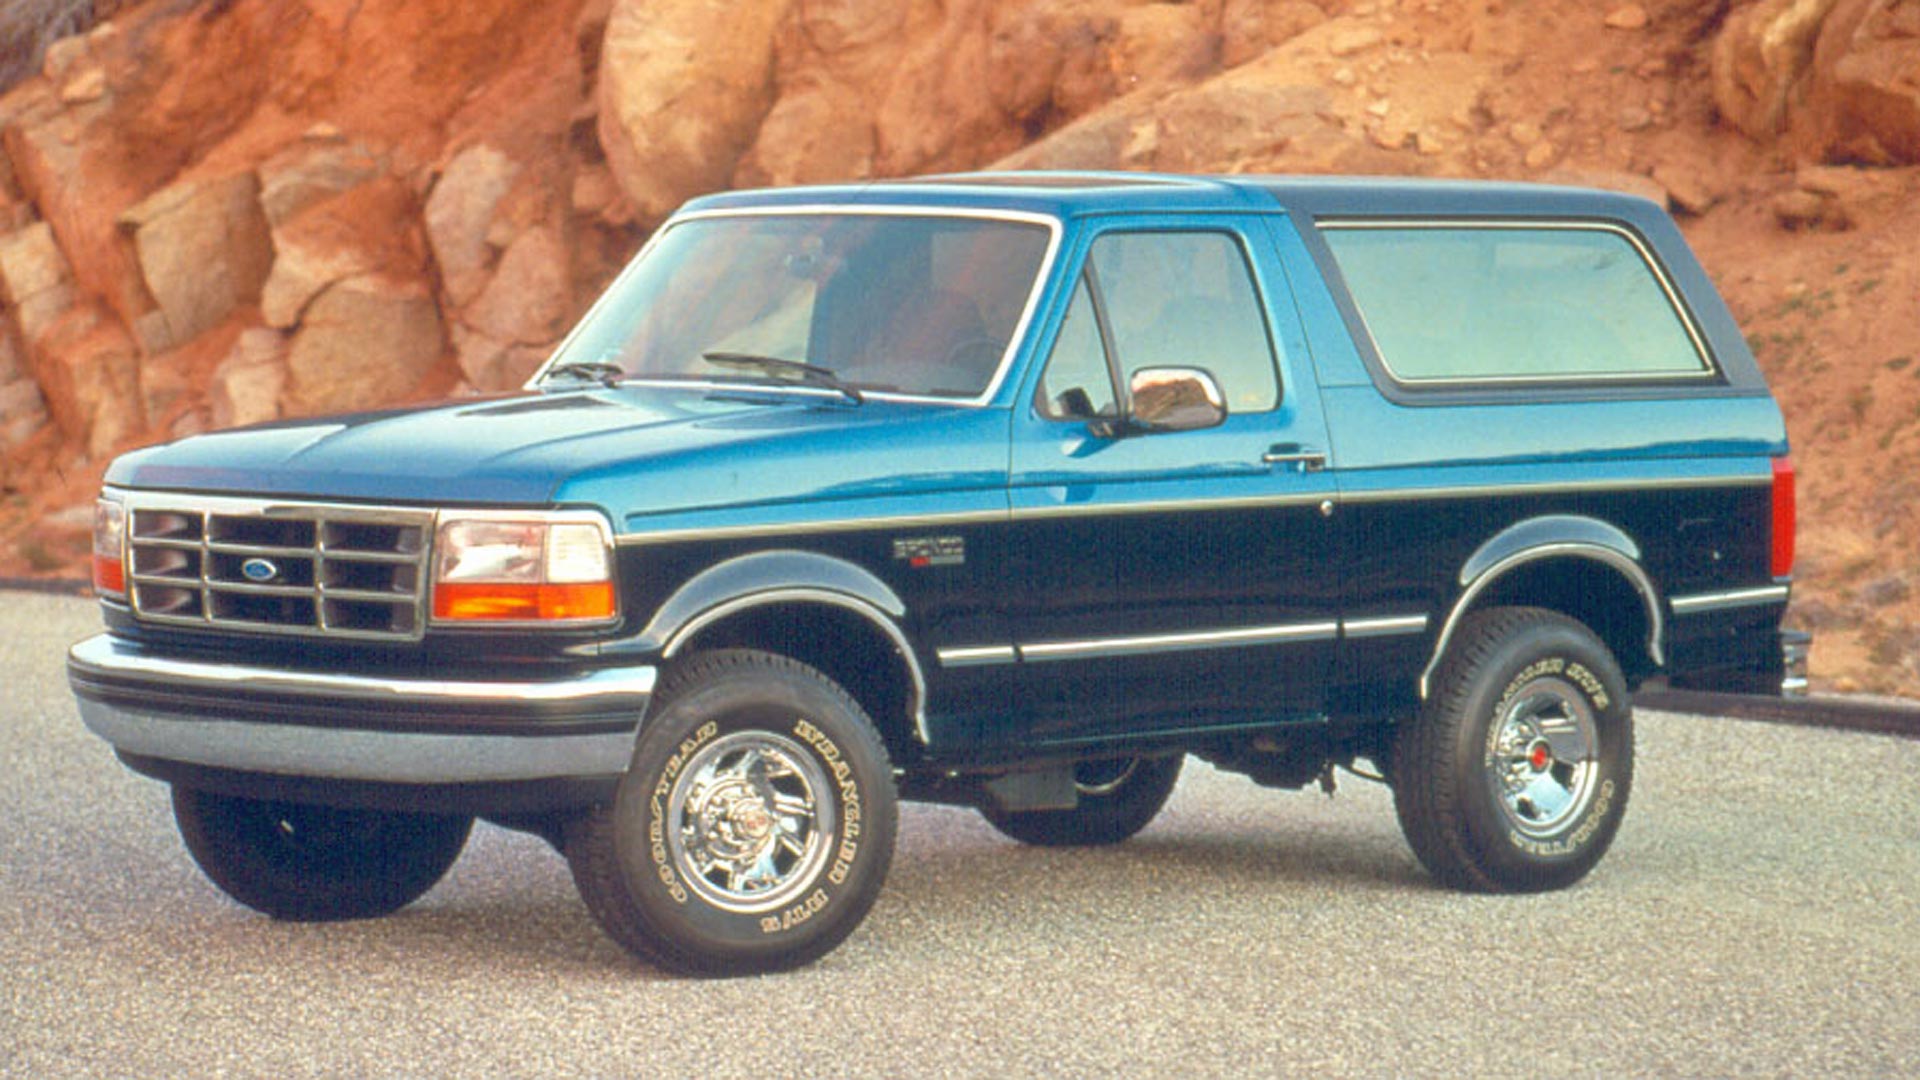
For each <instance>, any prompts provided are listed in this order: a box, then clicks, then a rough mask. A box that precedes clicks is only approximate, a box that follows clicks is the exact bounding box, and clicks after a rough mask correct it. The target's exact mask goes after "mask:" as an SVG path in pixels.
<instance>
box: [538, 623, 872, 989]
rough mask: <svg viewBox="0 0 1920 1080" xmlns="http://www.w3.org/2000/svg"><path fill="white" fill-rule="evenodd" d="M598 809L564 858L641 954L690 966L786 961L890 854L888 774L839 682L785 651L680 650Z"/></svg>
mask: <svg viewBox="0 0 1920 1080" xmlns="http://www.w3.org/2000/svg"><path fill="white" fill-rule="evenodd" d="M658 701H659V708H658V711H657V712H656V713H654V714H653V715H650V716H649V717H648V718H647V720H646V722H645V724H644V725H643V726H642V728H641V732H640V737H639V739H638V741H637V742H636V743H635V746H634V755H633V765H632V767H631V768H630V769H629V770H628V771H627V774H626V776H625V777H623V778H622V779H621V781H620V786H619V790H618V793H617V794H616V796H615V799H614V803H613V805H612V806H611V807H604V808H601V809H599V810H596V811H595V812H593V813H592V814H591V815H589V816H588V817H587V818H586V819H585V820H584V821H582V822H580V823H579V824H578V825H577V826H576V827H575V829H574V830H573V833H572V834H571V836H570V837H569V840H568V844H567V860H568V865H569V866H570V867H571V869H572V871H573V876H574V881H575V883H576V885H577V886H578V887H579V890H580V895H581V898H582V899H583V900H584V901H585V902H586V905H587V910H588V911H589V912H591V913H592V915H593V917H594V919H595V921H596V922H598V923H599V924H600V926H601V928H602V929H604V930H605V931H606V932H607V934H608V936H610V937H612V938H613V939H614V940H615V941H617V942H619V943H620V944H621V945H622V946H624V947H626V948H627V949H628V951H630V952H633V953H635V954H636V955H638V956H640V957H641V958H642V959H645V960H648V961H650V962H652V963H654V964H655V965H657V966H659V967H662V968H666V969H668V970H671V971H676V972H681V973H685V974H696V975H745V974H754V973H759V972H768V971H779V970H784V969H787V968H793V967H798V966H800V965H802V964H806V963H809V962H811V961H812V960H814V959H817V958H818V957H820V956H822V955H824V954H825V953H827V952H828V951H829V950H831V949H832V948H833V947H834V946H836V945H838V944H839V943H840V942H841V941H842V940H844V939H845V938H846V937H847V935H848V934H850V933H852V932H853V930H854V928H855V927H856V926H858V925H859V924H860V922H861V920H863V919H864V918H865V917H866V914H867V911H868V909H869V908H871V907H872V906H873V902H874V899H875V898H876V897H877V896H878V895H879V892H880V887H881V885H882V884H883V883H884V882H885V880H886V874H887V869H888V866H889V864H890V863H891V862H892V859H893V839H894V832H895V829H896V824H897V819H898V806H897V803H896V798H895V793H894V786H893V771H892V768H891V766H890V765H889V764H888V760H887V753H886V749H885V747H884V746H883V745H882V744H881V742H880V737H879V735H878V734H877V733H876V732H875V731H874V728H873V724H872V722H871V721H869V720H868V719H867V716H866V713H865V712H864V711H863V710H862V709H861V708H860V706H859V704H858V703H857V702H855V701H854V700H853V699H852V698H851V697H849V696H848V695H847V693H846V691H844V690H842V689H841V688H840V687H839V686H837V685H836V684H834V683H833V682H832V681H831V680H829V679H828V678H826V676H824V675H822V674H820V673H819V672H818V671H815V670H814V669H812V668H810V667H807V666H806V665H804V664H800V663H798V662H795V661H793V660H789V659H787V658H785V657H781V656H775V655H772V654H769V653H763V652H755V651H749V650H728V651H721V652H712V653H706V654H703V655H700V656H696V657H694V658H693V659H692V660H690V661H688V662H687V663H686V664H685V665H683V666H682V667H680V668H678V669H677V670H676V671H675V672H674V673H673V674H672V675H671V676H670V677H669V678H668V679H667V680H666V681H665V682H664V683H663V684H662V687H661V690H660V693H659V698H658Z"/></svg>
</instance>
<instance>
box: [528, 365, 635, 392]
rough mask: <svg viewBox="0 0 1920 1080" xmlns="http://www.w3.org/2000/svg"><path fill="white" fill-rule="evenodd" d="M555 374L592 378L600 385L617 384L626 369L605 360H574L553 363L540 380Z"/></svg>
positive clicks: (576, 377) (623, 376)
mask: <svg viewBox="0 0 1920 1080" xmlns="http://www.w3.org/2000/svg"><path fill="white" fill-rule="evenodd" d="M556 375H565V376H569V377H571V378H575V379H593V380H596V381H598V382H599V383H600V384H601V385H602V386H618V385H620V380H621V379H624V378H626V377H627V369H626V368H624V367H621V366H620V365H619V364H615V363H610V362H608V361H606V360H575V361H572V362H571V363H566V364H555V365H554V366H552V367H550V368H548V369H547V373H546V374H545V375H542V376H540V381H541V382H546V381H547V380H548V379H551V378H553V377H554V376H556Z"/></svg>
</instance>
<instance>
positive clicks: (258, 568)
mask: <svg viewBox="0 0 1920 1080" xmlns="http://www.w3.org/2000/svg"><path fill="white" fill-rule="evenodd" d="M240 573H242V574H244V575H246V579H247V580H248V581H252V582H258V583H259V584H262V585H264V584H266V583H267V582H269V581H272V580H273V579H274V578H277V577H279V576H280V568H279V567H277V566H275V565H273V563H272V562H270V561H268V560H266V559H248V560H247V561H246V562H243V563H241V564H240Z"/></svg>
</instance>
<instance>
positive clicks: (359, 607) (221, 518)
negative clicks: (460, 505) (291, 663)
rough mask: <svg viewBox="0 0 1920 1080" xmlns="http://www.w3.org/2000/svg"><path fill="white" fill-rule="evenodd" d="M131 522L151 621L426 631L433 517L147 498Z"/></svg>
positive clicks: (132, 568) (346, 634)
mask: <svg viewBox="0 0 1920 1080" xmlns="http://www.w3.org/2000/svg"><path fill="white" fill-rule="evenodd" d="M127 514H128V517H127V585H128V597H129V600H130V601H131V603H132V605H133V612H134V615H135V616H136V617H138V618H139V619H141V620H143V621H145V622H154V623H171V624H176V625H182V626H198V627H202V628H215V629H225V630H241V631H247V632H253V633H273V634H307V635H314V636H321V637H337V638H367V639H387V640H395V639H398V640H412V639H417V638H419V637H420V636H421V633H422V631H423V630H424V629H425V627H426V608H425V598H426V592H427V589H426V581H427V554H428V548H429V547H430V541H431V539H432V533H433V512H432V511H430V510H395V509H388V508H383V507H369V506H343V505H334V504H326V503H281V502H263V501H253V500H245V499H227V498H218V499H216V498H193V497H186V496H182V497H154V496H140V497H137V498H133V499H129V501H128V506H127Z"/></svg>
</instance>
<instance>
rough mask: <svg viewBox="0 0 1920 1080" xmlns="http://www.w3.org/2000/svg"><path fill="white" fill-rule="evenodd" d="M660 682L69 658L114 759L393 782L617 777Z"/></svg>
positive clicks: (637, 674) (84, 651)
mask: <svg viewBox="0 0 1920 1080" xmlns="http://www.w3.org/2000/svg"><path fill="white" fill-rule="evenodd" d="M656 676H657V671H656V669H655V668H653V667H651V666H634V667H617V668H597V669H592V670H586V671H572V672H564V673H557V674H555V673H549V674H544V675H541V676H538V677H530V678H494V679H478V678H454V677H446V678H443V677H436V676H423V675H411V674H409V675H359V674H351V673H345V672H335V671H302V670H294V669H290V668H277V667H276V668H270V667H262V666H258V665H252V664H237V663H221V662H209V661H204V660H183V659H179V658H171V657H167V656H162V655H158V654H155V653H154V652H152V651H151V650H148V649H145V648H142V647H141V646H139V645H137V644H135V643H133V642H130V641H127V640H125V639H122V638H116V637H114V636H113V635H111V634H100V635H97V636H95V637H91V638H88V639H86V640H85V641H82V642H80V643H79V644H77V645H75V646H73V648H72V649H71V650H69V652H68V654H67V678H68V681H69V682H70V683H71V685H72V687H73V692H74V695H75V697H77V698H78V699H79V704H80V717H81V720H82V721H83V722H84V723H85V724H86V726H87V727H88V729H90V730H91V731H93V732H94V734H96V735H99V736H100V737H101V738H103V739H105V740H106V741H107V742H108V743H110V744H111V745H112V746H113V748H114V749H115V750H116V751H119V752H120V753H121V754H122V755H123V756H131V757H134V758H140V759H152V760H156V761H162V762H178V763H184V764H189V765H197V766H206V767H209V768H215V769H225V770H234V771H237V772H245V773H267V774H275V775H282V776H293V777H313V778H325V779H337V780H350V781H370V782H377V783H393V784H479V783H495V782H513V781H528V780H549V779H559V778H569V777H604V776H612V775H617V774H619V773H621V772H624V771H625V770H626V767H627V763H628V761H629V760H630V759H631V757H632V754H633V741H634V737H635V735H636V733H637V732H638V730H639V724H640V718H641V717H642V715H644V714H645V712H646V708H647V704H648V702H649V701H650V700H651V698H652V694H653V687H654V682H655V679H656Z"/></svg>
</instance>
